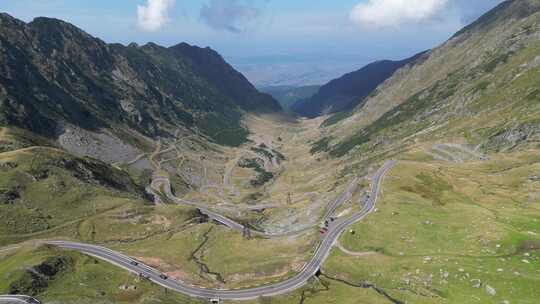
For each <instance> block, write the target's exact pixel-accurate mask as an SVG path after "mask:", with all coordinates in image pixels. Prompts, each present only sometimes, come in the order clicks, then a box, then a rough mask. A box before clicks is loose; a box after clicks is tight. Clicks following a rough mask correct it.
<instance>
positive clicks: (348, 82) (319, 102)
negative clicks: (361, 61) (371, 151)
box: [291, 53, 424, 118]
mask: <svg viewBox="0 0 540 304" xmlns="http://www.w3.org/2000/svg"><path fill="white" fill-rule="evenodd" d="M423 54H424V53H420V54H417V55H415V56H413V57H411V58H407V59H404V60H400V61H392V60H381V61H376V62H374V63H371V64H369V65H367V66H365V67H363V68H361V69H360V70H358V71H355V72H352V73H349V74H346V75H343V76H342V77H340V78H338V79H334V80H332V81H330V82H329V83H327V84H325V85H323V86H322V87H321V88H320V89H319V91H318V92H317V93H316V94H315V95H313V96H311V97H310V98H306V99H304V100H299V101H297V102H296V103H295V104H294V105H293V106H292V107H291V108H292V110H293V111H294V112H295V113H297V114H298V115H301V116H305V117H310V118H313V117H317V116H319V115H322V114H329V113H336V112H340V111H346V110H352V109H353V108H354V107H355V106H358V105H359V104H362V102H363V101H364V99H365V98H366V97H367V96H369V94H371V93H372V92H373V90H375V88H377V86H379V85H380V84H381V83H383V82H384V81H385V80H386V79H388V78H389V77H390V76H392V75H393V74H394V72H395V71H396V70H398V69H399V68H402V67H403V66H406V65H408V64H415V63H416V61H419V60H421V59H422V55H423Z"/></svg>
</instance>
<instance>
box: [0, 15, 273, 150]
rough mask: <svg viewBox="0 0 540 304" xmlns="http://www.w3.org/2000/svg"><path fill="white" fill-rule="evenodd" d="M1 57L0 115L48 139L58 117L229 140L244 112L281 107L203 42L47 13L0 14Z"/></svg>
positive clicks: (239, 130) (236, 138)
mask: <svg viewBox="0 0 540 304" xmlns="http://www.w3.org/2000/svg"><path fill="white" fill-rule="evenodd" d="M0 65H1V66H0V71H1V73H0V75H1V76H0V101H1V104H0V123H1V124H2V125H12V126H17V127H21V128H25V129H28V130H30V131H33V132H36V133H38V134H42V135H45V136H48V137H57V136H58V135H59V133H62V129H63V125H64V124H66V123H67V124H74V125H77V126H80V127H82V128H84V129H87V130H99V129H103V128H105V129H111V130H118V129H129V130H135V131H137V132H139V133H140V134H142V135H145V136H151V137H155V136H167V134H168V135H169V136H170V135H172V133H173V132H174V131H173V130H175V129H176V128H178V127H181V128H184V129H193V130H198V131H199V132H200V133H201V134H203V135H205V136H207V137H208V138H210V139H211V140H213V141H215V142H217V143H220V144H229V145H238V144H241V143H243V142H244V141H245V140H246V135H247V134H248V130H246V129H245V127H244V126H242V125H241V124H240V120H241V119H240V118H241V116H242V115H243V114H242V113H243V112H249V111H253V112H260V113H262V112H279V111H281V107H280V106H279V104H278V103H277V102H276V101H275V100H274V99H273V98H272V97H271V96H269V95H266V94H261V93H259V92H258V91H257V90H256V89H255V87H254V86H253V85H251V84H250V83H249V81H248V80H247V79H246V78H245V77H244V76H243V75H242V74H240V73H238V72H237V71H235V70H234V69H233V68H232V67H231V66H230V65H229V64H227V63H226V62H225V61H224V60H223V58H222V57H221V56H220V55H219V54H218V53H217V52H215V51H213V50H211V49H209V48H205V49H203V48H198V47H194V46H190V45H188V44H186V43H182V44H178V45H175V46H172V47H169V48H166V47H161V46H159V45H156V44H153V43H149V44H147V45H144V46H138V45H136V44H130V45H128V46H123V45H120V44H106V43H104V42H103V41H101V40H100V39H98V38H95V37H92V36H90V35H88V34H87V33H85V32H84V31H82V30H80V29H78V28H76V27H75V26H73V25H71V24H69V23H66V22H63V21H60V20H57V19H51V18H36V19H35V20H33V21H32V22H30V23H28V24H27V23H24V22H22V21H20V20H17V19H15V18H13V17H11V16H9V15H7V14H1V15H0ZM116 132H117V133H118V132H119V131H116ZM124 133H126V132H124Z"/></svg>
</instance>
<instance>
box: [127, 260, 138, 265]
mask: <svg viewBox="0 0 540 304" xmlns="http://www.w3.org/2000/svg"><path fill="white" fill-rule="evenodd" d="M129 263H130V264H131V265H133V266H139V262H137V261H131V262H129Z"/></svg>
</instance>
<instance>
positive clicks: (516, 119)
mask: <svg viewBox="0 0 540 304" xmlns="http://www.w3.org/2000/svg"><path fill="white" fill-rule="evenodd" d="M539 11H540V2H539V1H536V0H525V1H521V0H520V1H506V2H503V3H502V4H500V5H499V6H498V7H496V8H495V9H493V10H492V11H491V12H489V13H487V14H486V15H485V16H483V17H482V18H480V19H479V20H478V21H477V22H475V23H473V24H472V25H470V26H468V27H466V28H464V29H463V30H462V31H460V32H458V33H457V34H456V35H454V36H453V37H452V38H451V39H450V40H448V41H447V42H446V43H444V44H443V45H441V46H439V47H438V48H435V49H434V50H433V51H431V52H429V53H428V54H426V55H425V57H426V58H425V59H424V61H423V62H422V63H420V64H417V65H414V66H407V67H404V68H402V69H400V70H399V71H397V72H396V74H395V75H394V76H392V77H391V78H390V79H388V80H387V81H386V82H384V83H383V84H382V85H381V86H379V87H378V88H377V89H376V91H375V93H374V94H373V96H371V97H369V98H368V99H367V100H366V102H365V104H364V105H360V106H358V107H357V108H356V109H355V111H354V112H353V113H352V114H351V115H350V116H349V117H345V118H344V119H341V121H340V118H339V117H338V118H337V119H334V120H335V121H337V124H334V125H333V126H332V127H330V128H329V129H328V130H327V134H328V136H327V137H326V138H324V139H323V140H322V141H320V142H319V143H318V145H316V147H318V149H316V150H329V151H331V153H332V154H333V155H334V156H343V155H345V154H347V153H349V152H351V151H352V150H356V151H373V149H374V148H375V147H377V148H378V149H377V150H378V151H381V150H385V149H387V148H389V147H392V146H393V147H396V148H398V147H399V148H403V147H404V146H403V143H404V142H405V143H407V144H409V145H412V144H415V143H417V142H418V141H426V142H428V141H443V140H448V141H451V142H453V141H461V142H463V143H466V144H469V145H471V146H472V147H475V148H477V149H481V150H483V151H501V150H509V149H514V148H516V147H519V146H521V145H525V144H526V145H528V144H533V145H534V143H535V142H536V143H537V141H538V137H539V133H540V125H539V121H538V117H539V110H540V109H539V104H540V102H539V96H540V94H538V92H537V91H538V88H537V84H538V77H539V75H540V68H539V67H540V52H539V48H540V14H539V13H538V12H539Z"/></svg>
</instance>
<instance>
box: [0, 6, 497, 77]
mask: <svg viewBox="0 0 540 304" xmlns="http://www.w3.org/2000/svg"><path fill="white" fill-rule="evenodd" d="M500 2H502V0H92V1H88V0H0V11H4V12H7V13H9V14H11V15H13V16H15V17H17V18H20V19H23V20H25V21H30V20H32V19H33V18H34V17H36V16H48V17H55V18H59V19H63V20H66V21H68V22H71V23H73V24H75V25H77V26H79V27H81V28H82V29H84V30H85V31H87V32H89V33H90V34H92V35H94V36H98V37H100V38H102V39H103V40H105V41H107V42H120V43H123V44H127V43H130V42H137V43H139V44H144V43H146V42H148V41H153V42H156V43H158V44H162V45H173V44H176V43H179V42H183V41H185V42H188V43H191V44H196V45H199V46H210V47H212V48H214V49H216V50H218V51H219V52H220V53H222V54H223V55H224V56H225V57H226V58H227V59H229V60H230V61H232V62H233V63H235V64H236V65H237V66H240V67H245V66H251V67H253V66H254V65H257V64H283V65H286V64H287V63H291V62H292V63H297V64H300V63H302V62H304V63H313V62H317V63H318V64H321V65H324V67H327V68H329V65H332V64H335V65H339V64H341V63H344V64H346V63H351V69H352V68H353V66H354V68H357V67H359V66H361V65H362V64H365V63H368V62H370V61H373V60H376V59H399V58H404V57H407V56H410V55H412V54H414V53H416V52H419V51H422V50H425V49H428V48H431V47H434V46H436V45H437V44H439V43H441V42H443V41H444V40H446V39H447V38H448V37H450V36H451V35H452V34H453V33H454V32H456V31H457V30H459V29H460V28H461V27H463V26H464V25H466V24H467V23H469V22H470V21H472V20H474V19H475V18H476V17H478V16H479V15H481V14H482V13H484V12H486V11H487V10H488V9H490V8H492V7H494V6H495V5H497V4H498V3H500ZM324 67H323V68H324ZM255 71H256V68H255ZM251 72H253V71H251ZM285 72H286V69H285ZM246 73H247V72H246Z"/></svg>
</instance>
